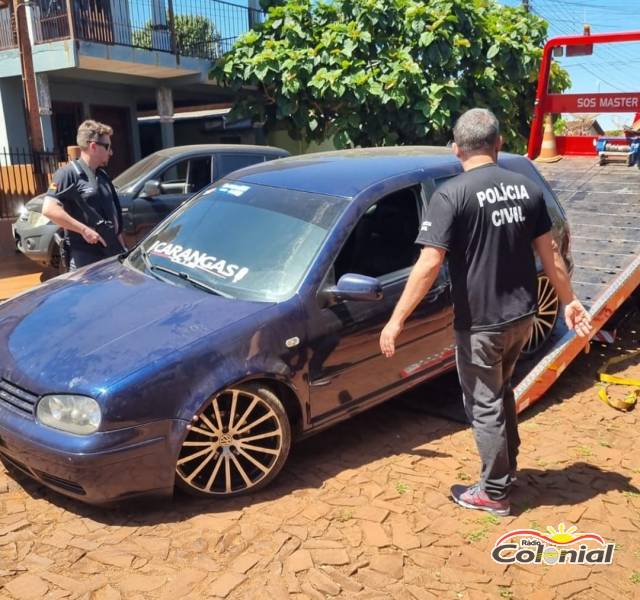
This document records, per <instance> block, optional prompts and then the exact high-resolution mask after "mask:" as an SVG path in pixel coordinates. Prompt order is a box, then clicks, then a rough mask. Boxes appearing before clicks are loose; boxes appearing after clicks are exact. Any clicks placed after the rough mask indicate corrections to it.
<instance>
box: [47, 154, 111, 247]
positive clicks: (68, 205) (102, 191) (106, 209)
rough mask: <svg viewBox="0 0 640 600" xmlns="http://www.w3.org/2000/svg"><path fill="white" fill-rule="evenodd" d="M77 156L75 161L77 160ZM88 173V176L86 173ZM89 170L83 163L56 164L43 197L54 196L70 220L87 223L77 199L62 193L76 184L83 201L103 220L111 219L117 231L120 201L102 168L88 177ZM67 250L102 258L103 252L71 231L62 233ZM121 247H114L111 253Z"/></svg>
mask: <svg viewBox="0 0 640 600" xmlns="http://www.w3.org/2000/svg"><path fill="white" fill-rule="evenodd" d="M81 161H82V159H79V160H78V161H77V163H81ZM87 173H89V175H88V174H87ZM91 175H92V174H91V171H90V169H89V167H88V166H87V165H86V164H76V165H74V164H73V163H71V162H70V163H68V164H66V165H64V166H63V167H60V168H59V169H58V170H57V171H56V172H55V173H54V175H53V178H52V181H51V185H50V186H49V189H48V190H47V196H52V197H54V198H56V199H57V200H58V201H59V202H60V203H61V204H62V206H63V208H64V209H65V211H66V212H67V213H69V214H70V215H71V216H72V217H73V218H74V219H77V220H78V221H80V222H81V223H84V224H85V225H89V226H91V223H90V222H89V220H88V219H87V215H85V214H84V213H83V211H82V210H81V207H80V206H78V204H77V202H75V201H73V199H72V197H71V196H72V195H71V194H64V193H63V192H64V191H65V190H66V189H67V188H69V186H71V185H73V184H74V183H75V184H76V185H77V187H78V191H79V193H80V194H81V196H82V197H83V198H84V200H85V201H86V202H87V204H89V206H91V207H92V208H93V209H94V210H95V211H96V212H97V213H98V214H99V215H100V216H101V217H102V218H103V219H105V220H106V221H111V222H112V223H114V224H115V226H116V231H117V232H120V231H121V227H122V214H121V210H120V203H119V201H118V198H117V196H116V195H115V192H114V191H113V188H112V185H111V181H110V179H109V176H108V175H107V173H106V171H105V170H104V169H97V170H96V172H95V177H93V176H91ZM66 236H67V239H68V240H69V245H70V247H71V252H72V254H73V251H74V250H76V251H80V252H83V253H89V254H95V255H96V257H100V258H103V257H104V253H103V251H102V249H101V248H99V247H98V245H97V244H88V243H87V242H85V241H84V238H83V237H82V236H81V235H80V234H79V233H76V232H75V231H67V232H66ZM120 250H121V249H120V248H117V249H114V254H115V253H117V252H119V251H120Z"/></svg>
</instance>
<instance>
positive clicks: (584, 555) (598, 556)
mask: <svg viewBox="0 0 640 600" xmlns="http://www.w3.org/2000/svg"><path fill="white" fill-rule="evenodd" d="M577 531H578V528H577V527H576V526H575V525H571V526H570V527H567V526H566V525H565V524H564V523H559V524H558V526H557V527H552V526H547V528H546V531H545V532H544V533H543V532H541V531H537V530H535V529H516V530H514V531H510V532H509V533H507V534H506V535H503V536H502V537H501V538H500V539H499V540H498V541H497V542H496V543H495V546H494V547H493V550H492V551H491V558H493V560H494V561H495V562H497V563H500V564H511V563H518V564H546V565H555V564H577V565H585V564H589V565H595V564H599V565H603V564H605V565H608V564H611V562H612V560H613V552H614V550H615V544H614V543H611V542H610V543H607V542H605V540H604V538H603V537H602V536H601V535H598V534H597V533H576V532H577Z"/></svg>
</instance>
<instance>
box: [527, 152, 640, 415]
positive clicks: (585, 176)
mask: <svg viewBox="0 0 640 600" xmlns="http://www.w3.org/2000/svg"><path fill="white" fill-rule="evenodd" d="M536 166H537V167H538V169H539V170H540V172H541V173H542V174H543V175H544V177H545V179H546V180H547V181H548V182H549V184H550V185H551V187H552V188H553V190H554V192H555V193H556V195H557V196H558V199H559V200H560V203H561V204H562V206H563V208H564V209H565V211H566V213H567V217H568V220H569V227H570V230H571V252H572V255H573V259H574V268H573V274H572V284H573V288H574V290H575V293H576V295H577V296H578V298H579V299H580V301H581V302H582V303H583V304H584V305H585V307H586V308H587V309H588V310H589V312H590V313H591V317H592V320H593V331H592V333H591V337H593V336H594V335H595V334H596V333H597V332H598V331H599V330H600V329H601V328H602V327H603V326H604V325H605V324H606V322H607V321H608V320H609V318H610V317H611V315H613V313H614V312H615V311H616V310H617V309H618V308H619V307H620V306H621V305H622V303H623V302H624V301H625V300H626V299H627V298H629V296H630V295H631V294H632V293H633V292H634V291H635V289H636V287H637V286H638V285H639V284H640V170H639V169H628V168H627V167H626V166H624V165H622V164H610V165H607V167H606V169H603V168H602V167H600V166H599V165H598V162H597V159H596V158H593V157H592V158H577V157H571V158H569V157H565V158H564V159H563V160H561V161H560V162H557V163H537V164H536ZM587 343H588V342H587V341H586V340H585V339H584V338H578V337H576V336H575V335H574V334H573V333H572V332H569V331H567V328H566V326H565V324H564V322H563V319H562V314H560V315H559V318H558V322H557V324H556V327H555V329H554V331H553V334H552V336H551V340H550V342H549V345H548V346H547V349H546V351H543V353H542V354H541V355H538V356H536V357H532V358H530V359H528V360H525V361H522V362H521V363H520V365H519V367H518V370H517V373H516V381H519V383H518V385H517V387H516V389H515V394H516V402H517V408H518V412H521V411H522V410H524V409H525V408H527V407H528V406H530V405H531V404H533V403H534V402H536V401H537V400H539V399H540V398H541V397H542V395H543V394H544V393H545V392H546V391H547V389H549V387H550V386H551V385H552V384H553V382H554V381H555V380H556V379H557V378H558V377H559V376H560V374H561V373H562V372H563V371H564V370H565V369H566V367H567V366H568V365H569V363H570V362H571V361H572V360H573V359H574V358H575V357H576V356H577V355H578V354H579V353H580V352H581V351H582V350H583V349H584V348H585V346H586V344H587Z"/></svg>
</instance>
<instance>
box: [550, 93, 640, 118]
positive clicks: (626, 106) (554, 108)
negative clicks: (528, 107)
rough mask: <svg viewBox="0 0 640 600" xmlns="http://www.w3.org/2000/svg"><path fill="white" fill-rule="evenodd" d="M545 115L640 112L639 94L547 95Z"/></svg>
mask: <svg viewBox="0 0 640 600" xmlns="http://www.w3.org/2000/svg"><path fill="white" fill-rule="evenodd" d="M543 111H544V112H545V113H607V112H610V113H619V112H638V111H640V93H629V94H549V95H548V96H547V97H546V98H545V100H544V107H543Z"/></svg>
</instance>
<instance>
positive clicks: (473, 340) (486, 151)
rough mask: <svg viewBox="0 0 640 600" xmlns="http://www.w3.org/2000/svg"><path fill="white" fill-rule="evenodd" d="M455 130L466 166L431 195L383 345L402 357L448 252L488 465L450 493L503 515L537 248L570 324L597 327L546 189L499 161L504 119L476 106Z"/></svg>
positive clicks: (462, 349)
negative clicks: (573, 275) (516, 375)
mask: <svg viewBox="0 0 640 600" xmlns="http://www.w3.org/2000/svg"><path fill="white" fill-rule="evenodd" d="M453 134H454V144H453V151H454V153H455V155H456V156H457V157H458V158H459V159H460V161H461V162H462V167H463V169H464V173H462V174H461V175H459V176H457V177H455V178H453V179H451V180H449V181H448V182H446V183H445V184H443V185H442V186H441V187H439V188H438V189H437V190H436V192H435V193H434V195H433V197H432V198H431V200H430V202H429V205H428V208H427V211H426V214H425V217H424V221H423V222H422V226H421V229H420V233H419V235H418V238H417V240H416V242H417V243H419V244H422V245H423V246H424V247H423V249H422V252H421V254H420V258H419V259H418V262H417V263H416V265H415V266H414V268H413V270H412V271H411V274H410V276H409V280H408V281H407V285H406V287H405V289H404V291H403V293H402V296H401V297H400V300H399V301H398V304H397V306H396V308H395V310H394V312H393V315H392V316H391V319H390V320H389V322H388V323H387V324H386V326H385V327H384V329H383V330H382V333H381V335H380V349H381V350H382V353H383V354H384V355H385V356H387V357H389V356H392V355H393V354H394V352H395V342H396V339H397V337H398V335H399V334H400V332H401V331H402V328H403V326H404V323H405V321H406V319H407V318H408V317H409V315H410V314H411V313H412V312H413V310H414V309H415V307H416V306H417V305H418V304H419V303H420V301H421V300H422V299H423V298H424V296H425V295H426V294H427V292H428V291H429V289H430V288H431V285H432V284H433V282H434V280H435V278H436V276H437V274H438V271H439V270H440V267H441V265H442V262H443V260H444V258H445V255H448V258H449V270H450V273H451V288H452V295H453V307H454V329H455V334H456V364H457V368H458V375H459V379H460V384H461V387H462V392H463V399H464V406H465V412H466V414H467V418H468V419H469V422H470V423H471V426H472V428H473V432H474V436H475V439H476V444H477V446H478V451H479V454H480V458H481V462H482V468H481V476H480V481H479V483H477V484H475V485H472V486H461V485H455V486H453V487H452V488H451V493H452V497H453V500H454V501H455V502H456V503H458V504H460V505H461V506H464V507H466V508H474V509H479V510H486V511H489V512H491V513H493V514H497V515H501V516H504V515H508V514H509V511H510V502H509V497H508V495H509V491H510V487H511V484H512V481H513V479H514V477H515V471H516V466H517V465H516V457H517V453H518V446H519V444H520V438H519V437H518V424H517V416H516V407H515V398H514V394H513V388H512V385H511V377H512V374H513V369H514V366H515V363H516V360H517V358H518V356H519V354H520V351H521V350H522V347H523V346H524V344H525V342H526V341H527V339H528V337H529V335H530V332H531V326H532V322H533V315H534V314H535V312H536V310H537V277H536V276H537V273H536V265H535V256H534V250H535V251H536V252H537V254H538V256H539V257H540V260H541V262H542V266H543V269H544V271H545V273H546V274H547V276H548V277H549V279H550V281H551V283H552V284H553V286H554V288H555V289H556V292H557V294H558V296H559V298H560V301H561V302H562V303H563V304H564V305H565V309H564V314H565V320H566V323H567V326H568V327H569V329H573V330H575V332H576V333H577V334H578V335H580V336H585V335H587V334H588V333H589V331H590V329H591V324H590V318H589V315H588V313H587V311H586V310H585V309H584V307H583V306H582V304H581V303H580V302H579V301H578V300H577V298H576V297H575V295H574V293H573V290H572V289H571V284H570V281H569V275H568V273H567V270H566V268H565V265H564V262H563V260H562V258H561V257H560V256H559V254H558V253H557V251H556V249H555V248H554V244H553V241H552V237H551V233H550V229H551V221H550V219H549V215H548V213H547V209H546V205H545V202H544V197H543V194H542V190H541V189H540V188H539V187H538V186H537V185H536V184H535V183H534V182H533V181H531V180H530V179H528V178H527V177H524V176H522V175H519V174H517V173H514V172H512V171H508V170H506V169H503V168H501V167H499V166H498V165H497V163H496V161H497V157H498V152H499V150H500V147H501V145H502V138H501V137H500V133H499V124H498V121H497V119H496V118H495V116H494V115H493V114H492V113H491V112H490V111H488V110H485V109H479V108H474V109H471V110H469V111H467V112H466V113H464V114H463V115H462V116H461V117H460V119H459V120H458V122H457V123H456V126H455V128H454V132H453Z"/></svg>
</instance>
